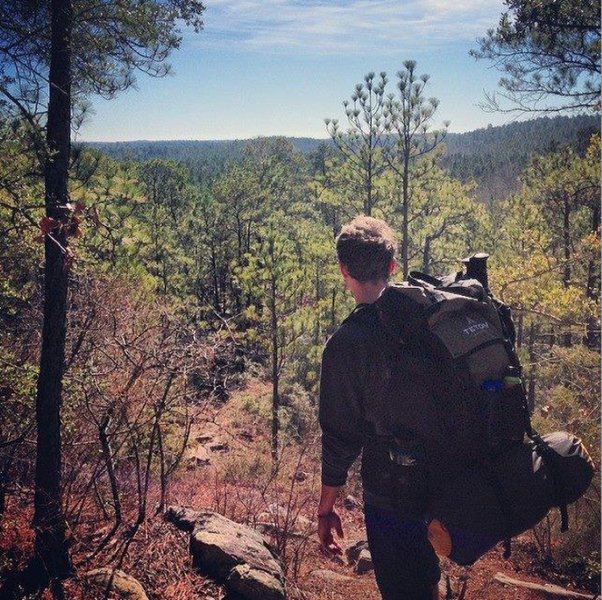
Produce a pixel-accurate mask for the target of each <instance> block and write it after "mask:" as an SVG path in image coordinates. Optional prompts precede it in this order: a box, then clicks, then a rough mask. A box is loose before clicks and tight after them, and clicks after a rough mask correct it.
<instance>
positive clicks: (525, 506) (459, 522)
mask: <svg viewBox="0 0 602 600" xmlns="http://www.w3.org/2000/svg"><path fill="white" fill-rule="evenodd" d="M541 439H542V440H543V442H544V443H545V444H546V445H547V447H548V448H549V450H551V451H552V452H551V453H550V452H549V451H547V452H546V454H549V458H543V457H542V452H541V450H540V449H538V447H537V444H536V443H535V442H532V441H529V442H526V443H523V444H517V445H516V446H515V447H513V448H511V449H510V450H508V451H507V452H506V453H505V454H502V455H501V456H497V457H496V458H495V459H493V463H492V469H489V468H487V461H485V463H484V464H480V465H478V466H475V467H473V468H471V469H469V470H467V471H466V472H465V473H463V474H462V475H461V476H460V477H458V478H457V479H455V480H454V481H453V482H450V484H449V485H448V486H446V487H445V488H444V489H443V490H442V492H441V493H439V494H437V498H436V499H435V500H434V502H433V503H432V505H431V509H430V511H429V513H430V524H429V540H430V541H431V544H432V545H433V548H434V549H435V551H436V552H437V554H439V555H440V556H446V557H448V558H449V559H450V560H452V561H454V562H455V563H457V564H459V565H470V564H472V563H474V562H475V561H476V560H477V559H478V558H480V557H481V556H483V555H484V554H485V553H486V552H487V551H489V550H490V549H491V548H493V547H494V546H495V545H496V544H497V543H498V542H500V541H502V540H504V539H506V538H507V537H513V536H515V535H518V534H520V533H523V532H524V531H526V530H527V529H530V528H531V527H533V526H535V525H536V524H537V523H538V522H539V521H540V520H541V519H543V517H545V516H546V514H547V513H548V511H549V510H550V509H551V508H553V507H554V506H560V505H561V504H562V503H565V504H570V503H572V502H575V501H576V500H578V499H579V498H580V497H581V496H582V495H583V494H584V493H585V491H586V490H587V488H588V487H589V485H590V483H591V481H592V477H593V474H594V470H595V467H594V464H593V462H592V460H591V458H590V456H589V454H588V452H587V450H586V448H585V446H584V445H583V444H582V442H581V440H580V439H579V438H577V437H576V436H574V435H572V434H570V433H567V432H564V431H558V432H555V433H550V434H548V435H545V436H542V438H541ZM551 461H553V462H554V466H553V467H552V466H551V465H550V462H551ZM492 473H493V474H494V475H495V478H497V484H496V483H495V481H494V479H493V478H492V476H491V474H492ZM558 492H560V494H561V495H562V498H558ZM500 497H501V498H503V499H504V501H503V503H504V505H505V508H502V505H501V503H500V500H499V498H500Z"/></svg>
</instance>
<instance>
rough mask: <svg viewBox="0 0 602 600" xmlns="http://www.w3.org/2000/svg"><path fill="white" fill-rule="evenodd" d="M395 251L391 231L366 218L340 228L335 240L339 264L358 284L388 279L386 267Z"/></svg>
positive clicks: (384, 224)
mask: <svg viewBox="0 0 602 600" xmlns="http://www.w3.org/2000/svg"><path fill="white" fill-rule="evenodd" d="M396 250H397V242H396V241H395V234H394V233H393V230H392V229H391V228H390V227H389V226H388V225H387V224H386V223H385V222H384V221H381V220H380V219H374V218H372V217H367V216H366V215H359V216H357V217H355V219H353V221H351V222H350V223H348V224H347V225H343V228H342V229H341V233H339V235H338V237H337V256H338V258H339V262H341V263H343V264H344V265H345V266H346V267H347V270H348V271H349V275H351V277H353V278H354V279H357V280H358V281H361V282H366V281H378V280H380V279H385V280H387V279H389V265H390V264H391V261H392V260H393V258H394V257H395V252H396Z"/></svg>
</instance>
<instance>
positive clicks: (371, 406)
mask: <svg viewBox="0 0 602 600" xmlns="http://www.w3.org/2000/svg"><path fill="white" fill-rule="evenodd" d="M382 334H383V332H382V330H381V327H380V324H379V321H378V317H377V315H376V311H375V310H374V309H373V308H372V306H371V305H359V306H358V307H356V309H355V310H354V312H353V313H352V314H351V315H350V317H348V318H347V319H346V320H345V321H344V322H343V324H342V325H341V326H340V327H339V329H338V330H337V331H336V332H335V333H334V334H333V335H332V337H331V338H330V339H329V340H328V342H327V343H326V347H325V348H324V353H323V355H322V371H321V379H320V426H321V428H322V483H324V484H325V485H330V486H341V485H344V484H345V482H346V480H347V474H348V471H349V468H350V467H351V465H352V463H353V462H354V461H355V459H356V458H357V457H358V456H359V455H360V453H362V450H363V455H362V481H363V487H364V501H365V502H366V503H370V504H374V505H377V506H381V507H386V508H389V507H391V503H392V500H391V493H392V490H391V488H390V486H389V485H388V484H387V478H388V473H386V454H387V448H386V447H384V446H383V444H382V440H380V439H379V437H378V436H377V435H376V433H377V432H376V429H377V425H376V421H377V420H378V419H379V417H378V415H379V414H382V408H383V393H384V390H385V386H384V384H385V380H386V375H387V359H386V355H385V351H384V347H383V338H382ZM383 479H384V481H383Z"/></svg>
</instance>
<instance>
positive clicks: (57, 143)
mask: <svg viewBox="0 0 602 600" xmlns="http://www.w3.org/2000/svg"><path fill="white" fill-rule="evenodd" d="M51 19H52V41H51V50H50V72H49V81H50V86H49V87H50V90H49V103H48V121H47V133H46V141H47V144H48V151H49V154H48V158H47V160H46V164H45V168H44V183H45V205H46V215H47V216H48V217H51V218H53V219H55V221H57V222H58V223H59V224H65V223H66V222H67V218H68V210H67V208H66V204H67V201H68V191H67V182H68V176H69V173H68V172H69V153H70V140H71V26H72V19H73V10H72V6H71V1H70V0H52V2H51ZM52 237H53V238H54V240H53V239H50V236H48V235H47V236H46V242H45V263H44V316H43V327H42V348H41V355H40V373H39V376H38V383H37V394H36V423H37V454H36V473H35V499H34V504H35V514H34V526H35V533H36V535H35V556H36V559H37V561H39V563H40V564H39V566H40V567H41V569H43V576H44V577H45V578H46V577H47V578H49V579H51V580H52V579H59V578H63V577H65V576H67V575H68V574H69V573H70V572H71V563H70V559H69V554H68V552H67V546H66V544H65V518H64V515H63V510H62V490H61V467H62V465H61V416H60V411H61V394H62V382H63V372H64V363H65V334H66V321H67V287H68V261H67V258H68V257H67V255H66V250H67V235H66V232H65V229H64V228H63V227H61V226H60V225H59V226H58V227H55V228H54V230H53V232H52Z"/></svg>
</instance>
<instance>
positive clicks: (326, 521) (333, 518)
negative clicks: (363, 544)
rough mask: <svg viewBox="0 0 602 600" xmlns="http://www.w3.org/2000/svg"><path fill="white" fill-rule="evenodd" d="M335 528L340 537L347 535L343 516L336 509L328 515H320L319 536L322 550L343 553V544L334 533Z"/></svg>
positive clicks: (328, 552) (330, 552)
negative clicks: (341, 544) (344, 532)
mask: <svg viewBox="0 0 602 600" xmlns="http://www.w3.org/2000/svg"><path fill="white" fill-rule="evenodd" d="M333 530H334V531H336V534H337V536H338V537H339V538H344V537H345V536H344V534H343V526H342V524H341V518H340V517H339V515H338V514H337V512H336V511H335V510H334V509H332V511H331V512H330V513H328V514H326V515H323V516H321V517H320V516H318V538H319V539H320V546H321V548H322V550H323V551H324V552H326V553H327V554H343V550H342V548H341V546H340V545H339V543H338V542H337V541H336V540H335V538H334V535H333V534H332V532H333Z"/></svg>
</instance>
